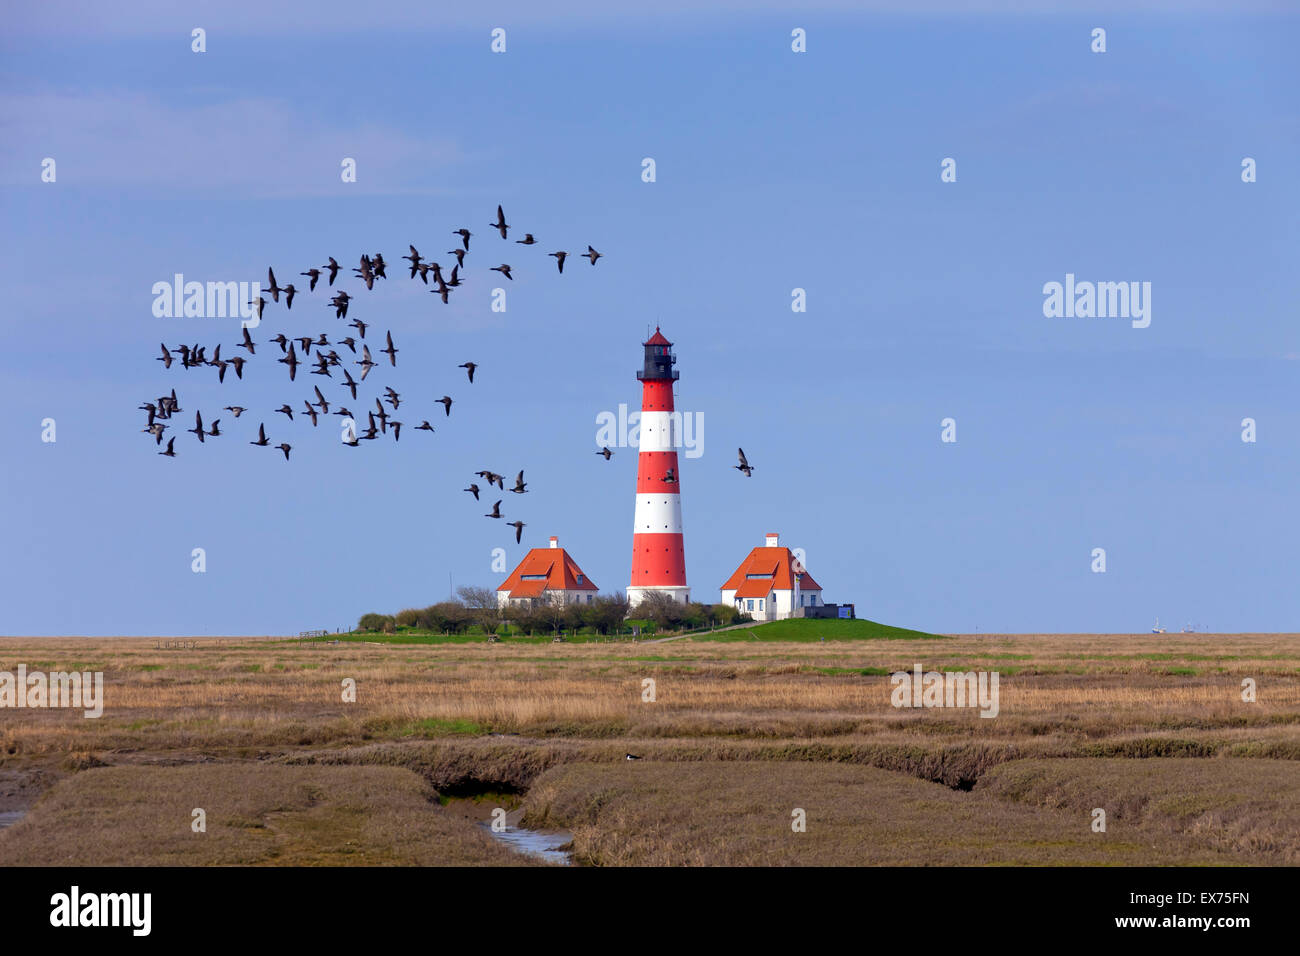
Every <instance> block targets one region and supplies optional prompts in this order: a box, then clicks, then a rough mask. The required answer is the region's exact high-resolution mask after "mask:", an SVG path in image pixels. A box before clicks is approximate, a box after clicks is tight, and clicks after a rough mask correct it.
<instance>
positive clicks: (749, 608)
mask: <svg viewBox="0 0 1300 956" xmlns="http://www.w3.org/2000/svg"><path fill="white" fill-rule="evenodd" d="M745 610H746V611H752V610H754V599H753V598H750V599H749V600H748V601H746V602H745Z"/></svg>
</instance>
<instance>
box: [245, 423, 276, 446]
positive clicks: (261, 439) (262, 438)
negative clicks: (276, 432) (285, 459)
mask: <svg viewBox="0 0 1300 956" xmlns="http://www.w3.org/2000/svg"><path fill="white" fill-rule="evenodd" d="M249 444H250V445H269V444H271V440H270V439H269V438H267V437H266V426H265V425H258V426H257V441H250V442H249Z"/></svg>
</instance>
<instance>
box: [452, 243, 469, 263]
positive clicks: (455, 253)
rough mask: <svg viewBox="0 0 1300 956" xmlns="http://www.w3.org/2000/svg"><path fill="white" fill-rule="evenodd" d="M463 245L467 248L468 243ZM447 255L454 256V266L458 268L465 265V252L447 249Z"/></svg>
mask: <svg viewBox="0 0 1300 956" xmlns="http://www.w3.org/2000/svg"><path fill="white" fill-rule="evenodd" d="M465 245H466V247H468V246H469V243H468V242H466V243H465ZM447 255H449V256H455V257H456V265H458V266H463V265H464V264H465V250H464V249H448V250H447Z"/></svg>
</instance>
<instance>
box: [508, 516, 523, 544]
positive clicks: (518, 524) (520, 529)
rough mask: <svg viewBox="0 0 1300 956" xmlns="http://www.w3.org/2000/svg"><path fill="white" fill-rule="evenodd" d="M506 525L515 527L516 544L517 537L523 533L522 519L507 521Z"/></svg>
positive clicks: (520, 536) (517, 541)
mask: <svg viewBox="0 0 1300 956" xmlns="http://www.w3.org/2000/svg"><path fill="white" fill-rule="evenodd" d="M506 525H507V526H509V527H512V528H514V529H515V544H518V543H519V539H520V538H522V537H523V534H524V527H525V525H524V523H523V522H522V521H507V522H506Z"/></svg>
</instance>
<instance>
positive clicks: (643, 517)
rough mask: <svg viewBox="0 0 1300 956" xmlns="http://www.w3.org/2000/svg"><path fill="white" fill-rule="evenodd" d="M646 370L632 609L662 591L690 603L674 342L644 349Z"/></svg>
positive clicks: (660, 339) (657, 338)
mask: <svg viewBox="0 0 1300 956" xmlns="http://www.w3.org/2000/svg"><path fill="white" fill-rule="evenodd" d="M642 344H643V345H644V346H645V366H644V367H643V368H642V369H641V371H639V372H637V373H636V377H637V378H638V379H640V380H641V438H640V453H639V454H638V455H637V466H636V520H635V522H634V527H633V532H632V580H631V582H630V583H629V584H628V588H627V600H628V603H629V604H631V605H633V606H635V605H636V604H639V603H640V602H641V601H642V600H643V599H644V598H645V596H646V595H647V594H649V593H651V592H653V591H658V592H660V593H662V594H667V595H668V596H669V597H671V598H672V599H673V600H674V601H680V602H682V603H686V602H687V601H689V600H690V598H691V589H690V588H689V587H687V585H686V555H685V552H684V550H683V546H682V496H681V476H680V474H679V473H678V471H677V445H678V440H679V434H680V429H681V421H680V419H679V418H678V417H677V415H676V414H674V412H673V382H675V381H677V376H678V373H677V371H676V370H674V369H673V365H674V364H676V362H677V356H675V355H673V353H672V345H673V343H672V342H669V341H668V340H667V339H666V338H664V334H663V333H662V332H660V331H659V329H658V328H656V329H655V334H654V335H652V336H650V338H649V340H647V341H646V342H643V343H642Z"/></svg>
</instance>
